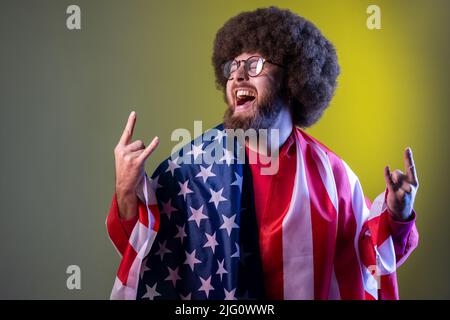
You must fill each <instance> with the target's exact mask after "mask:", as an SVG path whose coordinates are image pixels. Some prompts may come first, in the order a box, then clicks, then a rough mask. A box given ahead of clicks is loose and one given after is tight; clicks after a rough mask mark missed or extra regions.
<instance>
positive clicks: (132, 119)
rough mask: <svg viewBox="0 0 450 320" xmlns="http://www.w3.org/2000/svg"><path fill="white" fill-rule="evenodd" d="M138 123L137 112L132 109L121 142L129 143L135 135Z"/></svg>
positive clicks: (123, 143)
mask: <svg viewBox="0 0 450 320" xmlns="http://www.w3.org/2000/svg"><path fill="white" fill-rule="evenodd" d="M135 123H136V112H134V111H132V112H131V113H130V115H129V116H128V121H127V124H126V125H125V129H124V130H123V133H122V136H121V137H120V140H119V144H122V145H127V144H128V143H130V141H131V137H132V136H133V130H134V125H135Z"/></svg>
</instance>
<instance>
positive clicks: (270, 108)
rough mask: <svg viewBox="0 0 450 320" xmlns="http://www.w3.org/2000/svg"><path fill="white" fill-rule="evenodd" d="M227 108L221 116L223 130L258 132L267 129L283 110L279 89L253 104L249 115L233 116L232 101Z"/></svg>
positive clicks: (271, 91)
mask: <svg viewBox="0 0 450 320" xmlns="http://www.w3.org/2000/svg"><path fill="white" fill-rule="evenodd" d="M225 99H226V101H227V104H228V108H227V110H226V111H225V114H224V116H223V122H224V127H225V129H234V130H236V129H242V130H244V131H246V130H248V129H254V130H256V131H257V132H258V130H259V129H269V128H270V127H271V125H272V124H273V123H274V121H275V119H276V118H277V117H278V115H279V114H280V112H281V110H282V109H283V103H282V99H281V88H276V89H274V90H270V91H269V92H267V94H266V95H265V96H264V97H262V98H261V100H260V101H258V104H256V103H254V104H253V105H252V107H251V111H250V113H247V112H245V113H243V114H235V113H234V109H233V107H232V103H233V102H232V101H231V102H230V101H228V99H227V98H225Z"/></svg>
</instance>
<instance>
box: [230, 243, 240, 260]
mask: <svg viewBox="0 0 450 320" xmlns="http://www.w3.org/2000/svg"><path fill="white" fill-rule="evenodd" d="M234 245H235V246H236V252H235V253H233V255H232V256H231V257H232V258H239V257H240V248H239V245H238V244H237V242H235V243H234Z"/></svg>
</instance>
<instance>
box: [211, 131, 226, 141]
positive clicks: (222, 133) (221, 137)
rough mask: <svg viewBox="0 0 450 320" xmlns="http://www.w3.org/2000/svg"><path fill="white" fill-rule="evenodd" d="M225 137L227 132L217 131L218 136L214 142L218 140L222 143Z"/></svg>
mask: <svg viewBox="0 0 450 320" xmlns="http://www.w3.org/2000/svg"><path fill="white" fill-rule="evenodd" d="M225 136H226V134H225V132H223V130H217V136H216V137H215V138H214V139H213V141H214V140H217V141H219V142H222V139H223V137H225Z"/></svg>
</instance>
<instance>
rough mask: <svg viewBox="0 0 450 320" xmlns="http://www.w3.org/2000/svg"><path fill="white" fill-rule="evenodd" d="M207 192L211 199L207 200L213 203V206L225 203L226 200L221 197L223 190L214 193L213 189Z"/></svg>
mask: <svg viewBox="0 0 450 320" xmlns="http://www.w3.org/2000/svg"><path fill="white" fill-rule="evenodd" d="M209 192H211V199H209V203H211V202H214V205H215V206H216V209H217V207H218V206H219V203H220V202H221V201H227V198H224V197H223V196H222V192H223V188H222V189H220V190H219V191H217V192H216V191H214V190H213V189H209Z"/></svg>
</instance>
